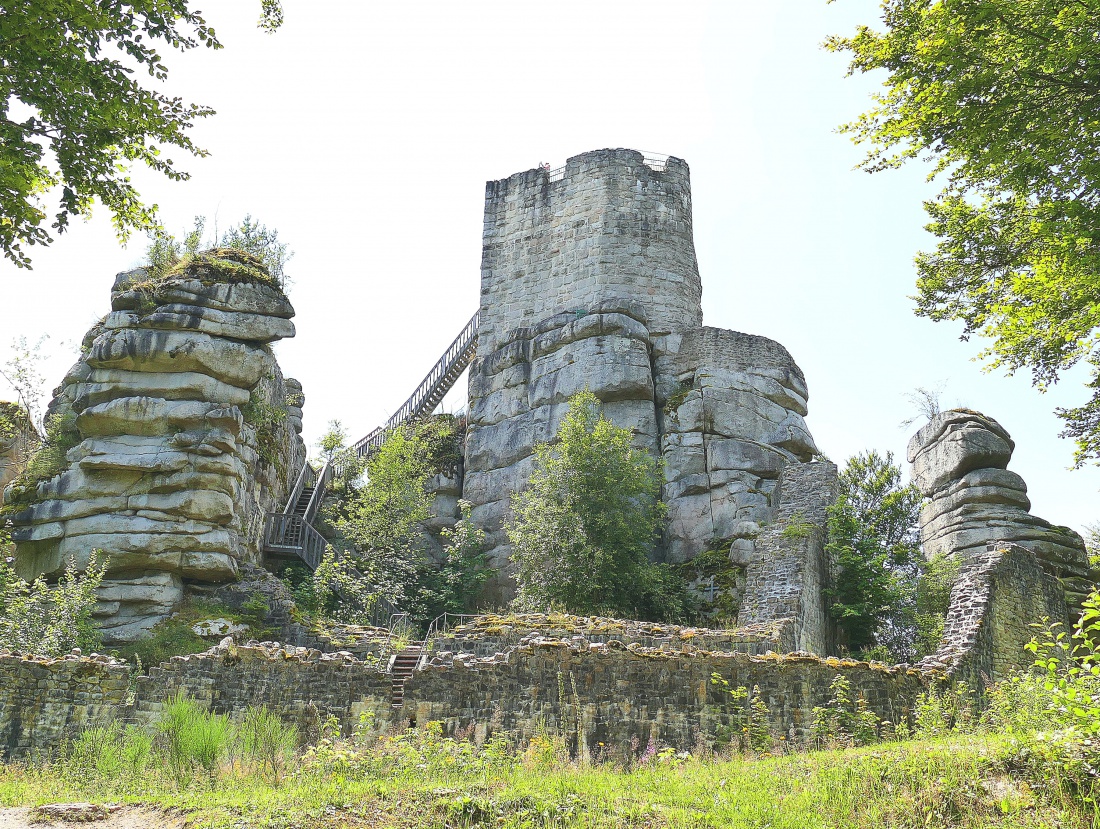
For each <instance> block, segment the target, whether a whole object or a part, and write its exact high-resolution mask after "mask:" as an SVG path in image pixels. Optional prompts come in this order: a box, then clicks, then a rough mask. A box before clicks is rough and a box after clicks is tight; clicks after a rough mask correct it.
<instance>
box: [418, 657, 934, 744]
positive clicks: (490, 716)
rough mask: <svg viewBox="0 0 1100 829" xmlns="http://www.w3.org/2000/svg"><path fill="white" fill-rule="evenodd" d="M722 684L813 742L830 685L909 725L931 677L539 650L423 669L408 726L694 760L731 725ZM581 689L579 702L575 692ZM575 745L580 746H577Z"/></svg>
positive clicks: (756, 661) (869, 669)
mask: <svg viewBox="0 0 1100 829" xmlns="http://www.w3.org/2000/svg"><path fill="white" fill-rule="evenodd" d="M715 673H717V674H718V675H719V676H720V677H722V678H723V679H725V680H727V681H728V682H729V683H730V686H731V687H733V688H736V687H738V686H745V687H746V688H748V689H749V690H750V691H751V690H752V689H753V688H755V687H759V689H760V693H761V698H762V699H763V700H764V701H765V702H766V703H767V706H768V711H769V714H770V721H771V725H772V728H773V729H774V731H775V732H776V733H778V734H780V735H784V736H786V737H790V738H801V737H805V736H807V735H808V733H809V730H810V728H811V726H812V721H813V713H812V712H813V708H814V707H815V706H818V705H825V704H827V703H828V701H829V684H830V682H832V680H833V679H834V678H835V677H836V676H837V674H843V675H844V676H845V677H847V678H848V680H849V681H850V682H851V684H852V688H853V692H854V693H856V694H862V695H863V696H864V697H865V699H866V700H867V703H868V706H869V707H870V709H871V710H873V711H874V712H875V714H876V716H877V717H878V718H879V719H880V720H889V721H890V722H894V723H896V722H899V721H901V720H907V719H908V718H909V715H910V711H911V710H912V706H913V703H914V701H915V699H916V695H917V694H918V693H920V692H921V691H922V690H924V689H925V688H926V687H927V685H926V683H927V682H928V681H929V680H930V677H931V675H926V674H922V673H921V672H919V671H916V670H912V669H908V668H905V667H897V668H888V667H886V666H884V665H883V666H876V665H869V664H868V663H858V662H851V661H841V660H838V659H833V658H829V659H821V658H818V657H813V656H797V655H795V656H779V655H776V654H769V655H766V656H749V655H746V654H741V653H726V654H718V653H709V652H705V651H697V650H695V649H693V648H691V647H690V646H686V647H685V648H684V650H683V651H682V652H680V653H670V652H667V651H660V650H655V649H644V648H643V649H639V648H635V647H631V648H629V649H627V648H616V647H613V646H611V645H610V644H591V643H587V642H585V643H580V642H575V643H574V642H569V641H553V640H549V641H541V642H537V643H533V644H529V645H522V646H519V647H517V648H515V649H513V650H511V651H509V652H508V653H507V654H506V655H505V656H504V658H502V659H501V658H493V659H489V660H478V661H474V662H470V661H458V660H456V661H455V662H454V663H453V664H452V665H451V666H449V667H447V666H438V667H437V666H428V667H426V668H425V669H424V670H422V671H419V672H417V673H416V674H414V675H413V676H412V677H411V678H410V679H409V680H408V682H407V683H406V685H405V700H406V702H405V707H404V710H403V711H402V715H403V716H412V717H414V719H415V721H416V722H417V723H424V722H427V721H429V720H439V721H441V722H442V723H443V724H444V726H445V729H446V731H447V732H448V733H452V734H453V733H455V732H456V731H458V730H460V729H469V728H471V727H472V728H475V729H480V730H484V729H486V728H487V727H491V724H492V723H494V722H495V723H498V724H499V725H498V726H497V727H498V728H504V729H508V730H511V731H513V732H515V733H516V734H518V735H519V736H520V737H521V739H522V738H528V737H531V736H533V735H534V734H535V733H537V730H538V729H539V728H541V727H545V728H548V729H549V730H551V732H560V733H563V734H567V735H569V734H572V735H574V740H575V741H576V742H575V744H574V746H573V748H574V750H575V751H576V752H577V753H578V754H580V755H581V756H591V755H594V754H597V753H598V752H599V748H598V746H599V744H601V743H602V744H603V745H604V746H609V747H612V748H611V751H614V750H616V749H621V748H622V747H624V746H626V745H628V744H629V743H630V741H631V738H635V739H637V740H638V741H639V742H640V743H641V744H642V745H645V744H646V743H647V742H648V741H649V740H653V741H654V742H655V743H658V744H663V745H671V746H674V747H676V748H679V749H689V748H691V747H692V746H694V745H695V744H696V742H697V740H698V739H700V738H701V737H702V738H704V739H705V738H706V737H707V735H712V734H714V733H715V731H716V730H717V727H718V726H719V725H720V724H725V723H728V722H729V714H730V711H731V707H730V704H729V701H728V697H726V695H725V694H724V693H723V691H722V690H721V689H720V688H719V687H718V686H716V685H715V684H714V683H712V681H711V676H712V674H715ZM574 689H575V693H574ZM578 738H579V739H578Z"/></svg>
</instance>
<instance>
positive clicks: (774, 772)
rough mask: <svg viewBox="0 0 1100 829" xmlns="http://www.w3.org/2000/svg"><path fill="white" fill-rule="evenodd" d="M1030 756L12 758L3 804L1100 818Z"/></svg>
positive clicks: (235, 814)
mask: <svg viewBox="0 0 1100 829" xmlns="http://www.w3.org/2000/svg"><path fill="white" fill-rule="evenodd" d="M1014 756H1016V754H1015V751H1014V749H1013V747H1012V746H1011V744H1010V743H1009V742H1008V741H1006V740H1004V739H1001V738H997V737H990V736H980V737H979V736H972V737H954V738H950V739H945V740H937V741H923V742H922V741H914V742H908V743H900V744H890V745H880V746H876V747H873V748H864V749H850V750H843V751H822V752H814V753H805V754H790V755H787V756H779V757H764V758H760V759H745V758H738V757H735V758H733V759H729V760H709V761H702V760H695V759H687V760H683V761H677V760H675V759H674V758H666V760H665V761H664V762H656V761H655V762H653V763H651V764H648V765H645V766H642V767H640V768H636V769H635V770H633V771H624V770H622V769H621V768H616V767H615V766H613V765H610V764H605V765H576V764H567V763H543V764H539V763H537V762H534V761H531V760H528V761H527V762H524V761H522V760H520V759H515V758H501V759H496V760H490V761H486V760H485V759H484V758H481V759H478V758H473V759H470V760H469V761H464V760H463V759H461V758H457V759H455V758H453V757H441V756H439V757H437V759H436V760H435V761H433V762H431V763H415V762H413V761H409V760H407V761H405V762H399V763H396V764H394V763H390V764H387V765H379V766H377V767H375V768H373V769H370V768H360V769H358V770H352V769H349V768H346V767H345V768H344V769H343V770H340V768H341V762H340V759H339V757H337V758H336V760H335V763H330V764H329V766H330V767H329V770H328V771H322V770H320V769H313V770H310V769H309V768H308V766H303V765H302V764H301V763H296V764H295V766H296V769H297V770H296V771H292V773H291V776H290V777H289V778H288V779H287V780H286V781H285V782H283V784H282V785H280V786H279V787H273V786H271V785H269V784H268V783H265V782H262V781H261V780H259V779H258V778H257V777H256V776H246V775H239V774H238V775H232V774H231V775H228V776H227V777H225V778H224V779H222V780H221V781H220V782H219V783H218V784H217V786H215V787H213V788H211V787H208V786H196V785H193V786H192V787H191V788H189V789H186V790H184V791H177V790H176V788H175V786H174V785H173V784H171V783H170V782H167V781H158V780H155V779H149V777H148V776H147V775H142V776H140V777H138V778H135V779H132V780H130V781H129V782H126V781H115V782H98V783H96V782H90V781H89V778H88V776H87V775H72V776H71V777H72V778H78V777H79V778H81V779H66V777H65V775H64V773H63V772H60V771H51V770H50V769H46V770H40V769H37V770H36V769H23V768H20V767H17V766H9V767H6V768H4V767H0V804H2V805H4V806H16V805H34V804H39V803H48V802H59V801H70V800H71V801H75V800H91V801H95V802H120V801H121V802H129V803H145V804H154V805H158V806H161V807H165V808H173V809H181V810H183V811H184V812H186V813H187V814H188V817H189V819H190V821H191V822H192V825H194V826H196V827H259V826H285V827H291V826H297V827H303V829H312V827H322V826H325V827H328V826H353V827H354V826H379V827H440V828H441V829H442V827H447V828H448V829H450V827H474V826H486V827H488V826H494V827H574V826H576V827H601V828H602V827H653V828H654V829H655V828H656V827H676V829H679V827H770V829H815V828H816V827H829V828H830V829H833V827H837V828H839V827H876V828H877V827H967V829H971V828H973V829H976V828H977V827H1066V829H1076V827H1082V829H1083V827H1088V826H1092V825H1094V823H1093V821H1094V820H1095V819H1096V818H1097V815H1096V813H1094V812H1093V811H1092V809H1091V807H1089V808H1087V809H1086V808H1085V807H1083V806H1082V805H1081V804H1079V803H1075V802H1074V801H1073V799H1072V798H1070V797H1069V796H1067V795H1066V794H1065V793H1064V792H1063V791H1062V790H1061V789H1059V788H1058V787H1057V786H1056V785H1054V784H1053V782H1045V781H1036V780H1032V781H1031V783H1030V785H1029V784H1028V783H1027V782H1025V781H1024V780H1023V778H1022V776H1021V774H1020V773H1018V772H1014V771H1013V769H1014V768H1016V767H1017V764H1016V763H1014V762H1013V760H1012V758H1013V757H1014ZM415 759H416V758H413V760H415ZM426 759H431V758H426ZM420 766H424V767H423V768H422V767H420ZM334 769H335V770H334Z"/></svg>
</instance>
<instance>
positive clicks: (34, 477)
mask: <svg viewBox="0 0 1100 829" xmlns="http://www.w3.org/2000/svg"><path fill="white" fill-rule="evenodd" d="M81 440H82V438H81V435H80V432H79V430H78V429H77V428H76V415H74V414H73V413H72V412H71V411H66V412H64V413H57V414H54V415H52V416H50V417H48V418H47V420H46V435H45V438H44V439H43V440H42V442H41V443H39V444H38V447H37V448H36V449H35V451H34V453H33V454H32V455H31V456H30V458H29V459H28V461H27V465H26V467H25V468H24V469H23V471H22V473H20V475H19V477H18V478H16V479H15V480H14V481H12V483H11V490H10V492H11V497H10V499H9V500H8V501H7V502H6V503H5V504H4V508H5V510H6V511H8V512H10V511H13V510H18V509H20V508H22V507H25V506H27V505H28V504H33V503H35V501H36V500H37V499H38V485H39V484H40V483H42V482H43V481H48V480H50V479H51V478H53V477H54V476H55V475H60V474H61V473H62V472H64V471H65V469H67V468H68V461H67V460H66V457H65V455H66V453H67V452H68V451H69V450H70V449H72V448H73V447H75V446H76V445H77V444H79V443H80V441H81Z"/></svg>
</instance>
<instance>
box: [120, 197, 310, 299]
mask: <svg viewBox="0 0 1100 829" xmlns="http://www.w3.org/2000/svg"><path fill="white" fill-rule="evenodd" d="M205 230H206V219H205V218H204V217H202V216H196V217H195V224H194V227H193V228H192V229H191V230H190V231H188V232H187V233H186V234H184V235H183V237H182V238H181V239H177V238H176V237H175V236H173V235H172V234H170V233H168V232H167V231H165V230H157V231H155V232H154V233H152V234H150V237H149V245H148V247H147V248H146V250H145V256H146V264H145V271H146V273H147V274H148V279H149V281H148V283H147V284H148V287H149V288H152V287H155V286H156V284H158V283H159V282H161V281H163V280H165V279H167V278H169V277H171V276H176V275H179V274H182V273H184V272H186V273H187V274H188V275H189V276H192V277H196V278H198V279H200V280H203V281H211V282H262V283H266V284H268V285H271V286H273V287H276V288H279V289H280V290H282V291H287V290H289V288H290V283H291V281H292V280H291V278H290V276H289V275H288V274H287V273H286V263H287V262H288V261H289V260H290V258H291V257H293V256H294V252H293V251H291V250H289V248H288V246H287V244H286V243H285V242H280V241H279V231H277V230H275V229H269V228H268V227H267V226H266V225H264V224H260V223H259V222H257V221H255V220H254V219H253V218H252V216H251V215H246V216H245V217H244V219H242V220H241V222H240V223H239V224H237V225H235V226H233V227H231V228H229V230H227V231H226V232H225V233H223V234H221V235H219V234H218V233H217V232H215V233H214V234H213V236H211V237H207V236H206V235H205ZM145 285H146V283H140V284H138V285H135V286H134V287H135V288H138V289H140V288H142V287H143V286H145Z"/></svg>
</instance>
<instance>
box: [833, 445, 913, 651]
mask: <svg viewBox="0 0 1100 829" xmlns="http://www.w3.org/2000/svg"><path fill="white" fill-rule="evenodd" d="M919 509H920V493H919V492H917V490H916V488H915V487H914V486H912V485H908V486H902V483H901V469H900V468H899V467H898V466H897V465H896V464H895V463H894V456H893V454H892V453H889V452H887V453H886V455H885V456H883V455H880V454H878V453H877V452H875V451H873V450H872V451H868V452H861V453H860V454H858V455H856V456H855V457H852V458H849V459H848V462H847V464H846V465H845V467H844V470H843V471H842V472H841V473H840V493H839V497H838V498H837V501H836V503H835V504H834V505H833V506H832V507H831V508H830V510H829V534H828V544H827V550H828V553H829V555H830V556H831V558H832V561H833V564H834V567H835V570H836V577H835V579H834V584H833V585H832V586H831V587H829V588H828V590H827V597H828V602H829V611H830V613H831V614H832V617H833V618H834V619H835V620H836V623H837V628H838V630H839V633H840V637H841V643H842V644H843V645H844V646H846V647H847V648H848V649H849V650H852V651H857V652H858V651H865V650H868V649H870V648H873V647H874V646H875V645H885V646H886V647H890V645H891V644H892V645H893V646H894V648H895V649H896V648H898V646H899V642H898V640H901V641H906V640H911V639H912V637H913V632H912V631H911V630H910V628H911V617H912V606H913V604H914V599H915V597H914V595H913V590H914V587H913V585H914V584H915V578H916V573H917V569H918V567H919V561H920V557H921V555H920V544H919V541H918V536H917V515H918V512H919Z"/></svg>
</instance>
